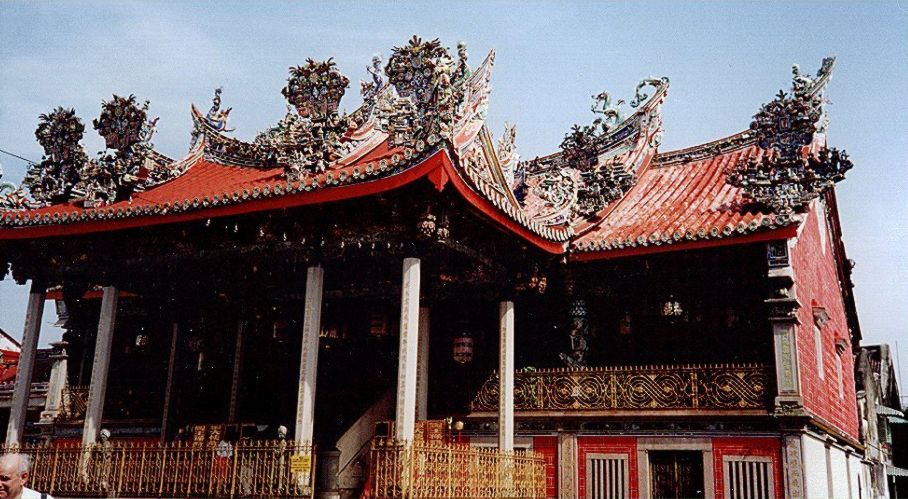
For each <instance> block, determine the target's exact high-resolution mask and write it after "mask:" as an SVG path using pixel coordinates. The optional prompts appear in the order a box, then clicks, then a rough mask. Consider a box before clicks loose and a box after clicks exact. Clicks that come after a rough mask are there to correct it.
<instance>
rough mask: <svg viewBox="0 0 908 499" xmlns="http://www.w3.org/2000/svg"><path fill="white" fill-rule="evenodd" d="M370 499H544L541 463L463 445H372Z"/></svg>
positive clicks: (537, 458) (531, 456) (522, 454)
mask: <svg viewBox="0 0 908 499" xmlns="http://www.w3.org/2000/svg"><path fill="white" fill-rule="evenodd" d="M364 497H369V498H370V499H435V498H438V499H442V498H458V499H480V498H507V499H536V498H544V497H545V461H544V460H543V458H542V456H541V455H539V454H536V453H534V452H529V451H513V452H504V451H499V450H498V449H494V448H478V447H470V446H469V445H465V444H451V443H430V444H422V443H420V444H415V443H414V444H411V445H409V446H404V445H402V444H398V443H396V442H394V441H393V440H388V439H379V438H376V439H375V440H373V441H372V450H371V459H370V483H369V484H368V485H367V489H366V492H365V493H364Z"/></svg>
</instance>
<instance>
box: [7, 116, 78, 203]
mask: <svg viewBox="0 0 908 499" xmlns="http://www.w3.org/2000/svg"><path fill="white" fill-rule="evenodd" d="M38 120H39V123H38V128H37V129H35V137H37V139H38V143H39V144H41V147H42V148H44V157H43V158H41V162H40V163H36V164H33V165H31V166H30V167H29V169H28V171H27V172H26V174H25V179H24V180H23V182H22V186H23V187H25V188H27V189H28V190H29V192H30V193H31V195H32V197H33V198H34V199H35V201H38V202H41V203H56V202H61V201H68V200H69V199H70V198H72V196H73V188H74V187H75V186H76V184H78V183H79V181H80V180H81V178H82V168H83V167H84V166H85V163H87V162H88V156H87V155H86V154H85V149H84V148H83V147H82V145H81V144H79V142H80V141H81V140H82V137H83V136H84V134H85V124H84V123H82V120H80V119H79V117H78V116H76V111H75V110H74V109H64V108H62V107H58V108H57V109H55V110H54V111H53V112H51V113H49V114H42V115H41V116H39V117H38Z"/></svg>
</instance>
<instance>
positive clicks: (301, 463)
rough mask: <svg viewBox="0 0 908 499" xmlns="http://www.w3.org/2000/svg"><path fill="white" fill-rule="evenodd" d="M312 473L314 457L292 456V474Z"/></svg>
mask: <svg viewBox="0 0 908 499" xmlns="http://www.w3.org/2000/svg"><path fill="white" fill-rule="evenodd" d="M310 471H312V456H308V455H302V454H298V455H295V456H290V473H306V474H308V473H309V472H310Z"/></svg>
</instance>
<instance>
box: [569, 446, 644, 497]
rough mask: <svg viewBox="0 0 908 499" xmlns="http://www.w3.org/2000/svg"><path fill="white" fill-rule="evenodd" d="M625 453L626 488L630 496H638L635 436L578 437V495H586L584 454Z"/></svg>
mask: <svg viewBox="0 0 908 499" xmlns="http://www.w3.org/2000/svg"><path fill="white" fill-rule="evenodd" d="M587 454H627V456H628V460H627V469H628V488H629V492H630V497H639V496H640V491H639V490H638V484H637V439H636V438H635V437H578V438H577V475H578V478H579V481H580V483H579V489H578V492H579V495H578V497H586V455H587Z"/></svg>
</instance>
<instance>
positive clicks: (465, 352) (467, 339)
mask: <svg viewBox="0 0 908 499" xmlns="http://www.w3.org/2000/svg"><path fill="white" fill-rule="evenodd" d="M454 360H455V361H456V362H457V363H459V364H468V363H469V362H470V361H471V360H473V336H472V335H470V333H468V332H466V331H464V332H462V333H460V334H459V335H457V336H455V337H454Z"/></svg>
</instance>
